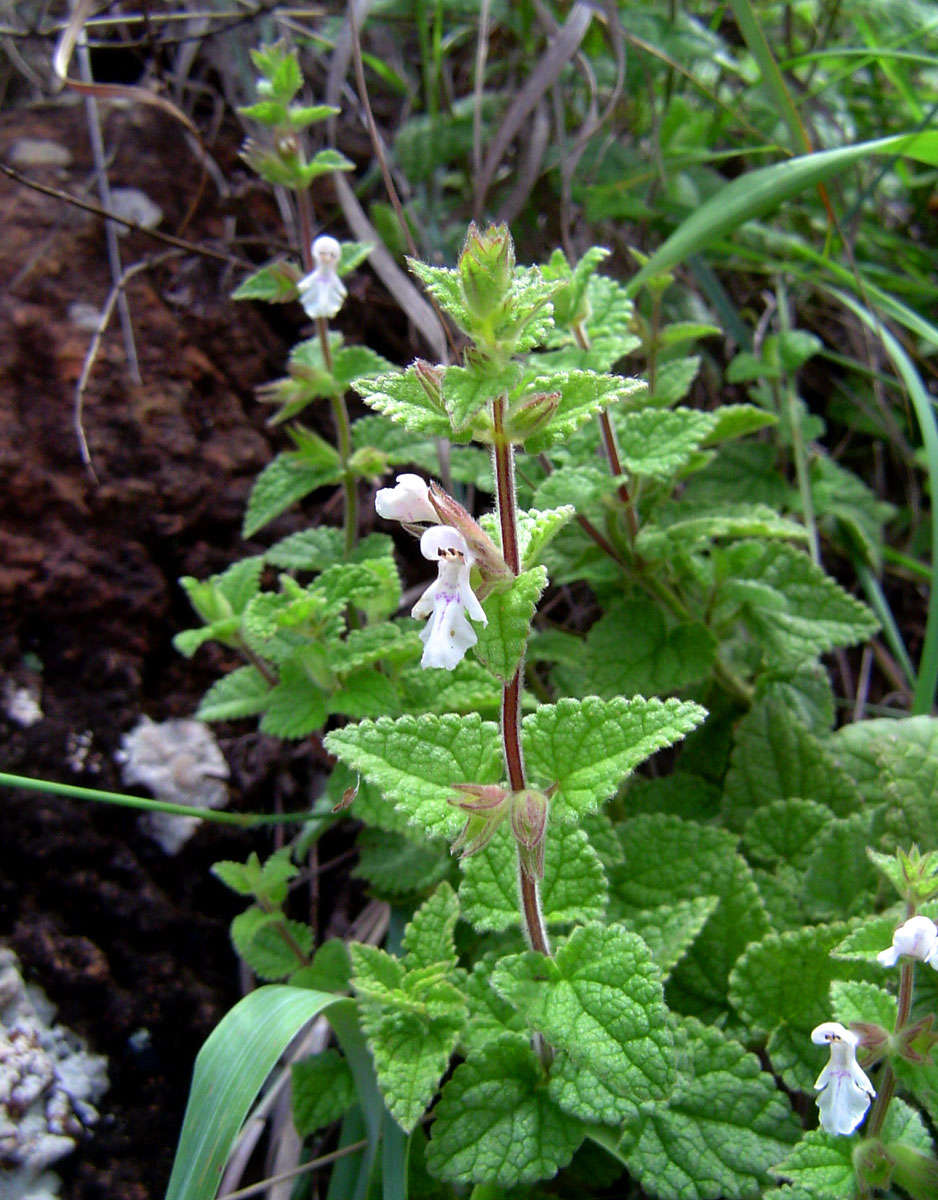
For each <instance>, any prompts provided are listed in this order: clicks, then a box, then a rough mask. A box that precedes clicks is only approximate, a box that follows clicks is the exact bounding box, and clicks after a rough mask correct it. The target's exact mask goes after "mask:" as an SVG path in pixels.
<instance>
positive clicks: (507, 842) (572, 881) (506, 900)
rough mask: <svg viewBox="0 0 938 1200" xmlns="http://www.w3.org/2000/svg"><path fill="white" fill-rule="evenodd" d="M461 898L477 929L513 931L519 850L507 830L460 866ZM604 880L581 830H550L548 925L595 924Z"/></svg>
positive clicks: (544, 902) (545, 896) (545, 888)
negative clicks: (579, 922)
mask: <svg viewBox="0 0 938 1200" xmlns="http://www.w3.org/2000/svg"><path fill="white" fill-rule="evenodd" d="M462 869H463V880H462V883H461V884H460V887H459V899H460V902H461V904H462V908H463V915H464V917H465V918H466V920H467V921H470V922H471V923H472V924H473V925H474V926H475V928H476V929H478V930H480V931H486V930H495V931H498V930H502V929H510V928H511V927H512V926H515V925H517V924H518V923H519V921H520V914H519V909H518V851H517V846H516V843H515V840H514V838H513V837H512V836H511V834H510V832H509V830H508V828H507V826H503V827H502V828H501V829H500V830H499V832H498V833H497V834H496V835H495V837H494V838H493V840H492V841H491V842H490V843H489V845H488V846H486V848H485V849H484V850H481V851H479V853H478V854H473V855H471V856H470V857H469V858H466V859H464V860H463V862H462ZM606 892H607V889H606V876H605V872H604V871H603V867H602V863H601V862H600V860H599V856H598V855H597V853H596V851H595V850H594V849H593V848H592V846H591V845H590V844H589V840H588V838H587V836H586V834H585V833H584V832H583V830H582V829H576V828H573V827H569V826H567V827H564V826H556V825H552V826H550V827H549V828H548V832H547V847H546V852H545V855H544V878H543V880H542V882H541V909H542V912H543V916H544V920H545V921H546V922H547V924H548V925H563V924H567V923H569V922H572V921H591V920H595V919H596V918H597V917H602V916H603V914H604V912H605V909H606Z"/></svg>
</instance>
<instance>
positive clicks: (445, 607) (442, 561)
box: [410, 525, 488, 671]
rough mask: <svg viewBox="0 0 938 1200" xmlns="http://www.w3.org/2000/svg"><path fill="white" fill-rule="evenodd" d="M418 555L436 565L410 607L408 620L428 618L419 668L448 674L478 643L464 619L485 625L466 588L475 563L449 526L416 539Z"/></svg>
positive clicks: (476, 602) (462, 539)
mask: <svg viewBox="0 0 938 1200" xmlns="http://www.w3.org/2000/svg"><path fill="white" fill-rule="evenodd" d="M420 553H421V554H422V555H423V556H424V558H428V559H430V561H431V562H436V564H437V570H438V574H437V577H436V580H435V581H434V582H433V583H431V584H430V586H429V587H428V588H427V590H426V591H425V592H424V594H423V595H422V596H421V597H420V599H419V600H418V601H417V603H416V604H415V605H414V607H413V608H412V609H411V610H410V615H411V616H412V617H429V618H430V619H429V621H427V624H426V626H425V627H424V630H423V632H422V633H421V635H420V639H421V641H422V642H423V645H424V651H423V658H421V660H420V665H421V666H422V667H444V668H445V669H446V670H447V671H452V670H453V668H454V667H455V666H457V665H458V664H459V663H460V662H462V659H463V655H464V654H465V653H466V651H467V650H468V649H469V647H470V646H474V645H475V644H476V642H477V641H478V640H479V639H478V637H477V636H476V633H475V630H474V629H473V628H472V626H471V625H470V624H469V622H468V621H467V620H466V614H467V613H468V615H469V616H470V617H472V619H473V621H481V622H482V624H483V625H487V624H488V618H487V617H486V615H485V613H484V612H483V611H482V605H481V604H480V603H479V601H478V600H477V599H476V595H475V593H474V592H473V590H472V588H471V587H470V586H469V571H470V569H471V567H472V564H473V563H474V562H475V559H474V558H473V555H472V553H471V551H470V550H469V547H468V546H467V545H466V540H465V538H464V537H463V536H462V534H461V533H460V532H459V530H458V529H453V528H452V526H450V525H434V526H433V527H432V528H430V529H427V530H424V533H423V536H422V537H421V538H420Z"/></svg>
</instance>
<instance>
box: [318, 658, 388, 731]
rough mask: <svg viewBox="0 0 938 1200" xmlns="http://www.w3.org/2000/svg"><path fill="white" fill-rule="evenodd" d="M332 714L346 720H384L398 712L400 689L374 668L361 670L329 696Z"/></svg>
mask: <svg viewBox="0 0 938 1200" xmlns="http://www.w3.org/2000/svg"><path fill="white" fill-rule="evenodd" d="M329 711H330V712H333V713H340V714H341V715H342V716H345V717H352V718H356V719H361V718H362V717H380V716H383V715H384V714H385V713H389V712H396V711H397V688H396V687H395V686H394V683H393V681H392V680H390V679H388V677H387V676H386V675H382V674H381V672H380V671H376V670H375V669H374V667H361V668H359V669H358V670H355V671H352V672H351V673H350V674H348V675H347V676H346V677H345V679H344V680H343V681H342V685H341V687H339V688H338V689H337V690H336V691H334V692H333V693H332V695H331V696H330V697H329Z"/></svg>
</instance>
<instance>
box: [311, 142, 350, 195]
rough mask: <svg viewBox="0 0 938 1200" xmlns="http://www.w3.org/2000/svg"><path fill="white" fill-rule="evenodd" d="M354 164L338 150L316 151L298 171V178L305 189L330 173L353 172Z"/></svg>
mask: <svg viewBox="0 0 938 1200" xmlns="http://www.w3.org/2000/svg"><path fill="white" fill-rule="evenodd" d="M354 170H355V164H354V163H353V162H352V160H351V159H350V158H346V157H345V155H344V154H340V153H339V151H338V150H332V149H326V150H317V152H316V153H315V154H314V155H313V157H312V158H311V159H310V161H309V162H308V163H306V165H305V166H303V167H302V168H301V169H300V178H301V180H302V182H303V184H305V185H306V186H307V187H308V186H309V185H310V184H311V183H312V182H313V180H314V179H318V178H319V177H320V175H328V174H330V173H331V172H332V171H354Z"/></svg>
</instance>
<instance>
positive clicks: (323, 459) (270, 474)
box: [241, 443, 341, 538]
mask: <svg viewBox="0 0 938 1200" xmlns="http://www.w3.org/2000/svg"><path fill="white" fill-rule="evenodd" d="M323 445H324V446H325V445H326V443H323ZM328 449H329V451H331V452H330V453H327V452H326V450H323V451H322V452H321V454H319V456H318V458H316V459H314V458H313V457H312V456H310V455H309V454H302V453H299V452H297V451H295V450H285V451H282V452H281V453H280V454H278V455H277V457H276V458H275V459H274V460H273V462H271V463H268V465H267V466H266V467H265V468H264V469H263V471H261V473H260V475H258V477H257V479H256V480H255V482H254V486H253V487H252V488H251V494H250V496H249V497H248V504H247V509H246V510H245V514H244V524H243V528H242V531H241V532H242V536H243V537H246V538H249V537H253V535H254V534H255V533H257V531H258V530H259V529H262V528H263V527H264V526H265V525H267V524H269V523H270V522H271V521H272V520H273V519H274V518H275V517H279V516H280V514H281V513H282V512H285V511H286V510H287V509H288V508H289V507H290V505H291V504H295V503H296V501H297V500H302V499H303V497H304V496H308V495H309V493H310V492H313V491H315V490H316V488H320V487H324V486H325V485H326V484H330V483H338V481H339V479H340V478H341V471H340V469H339V456H338V454H337V453H336V451H335V450H334V449H332V447H329V448H328Z"/></svg>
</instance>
